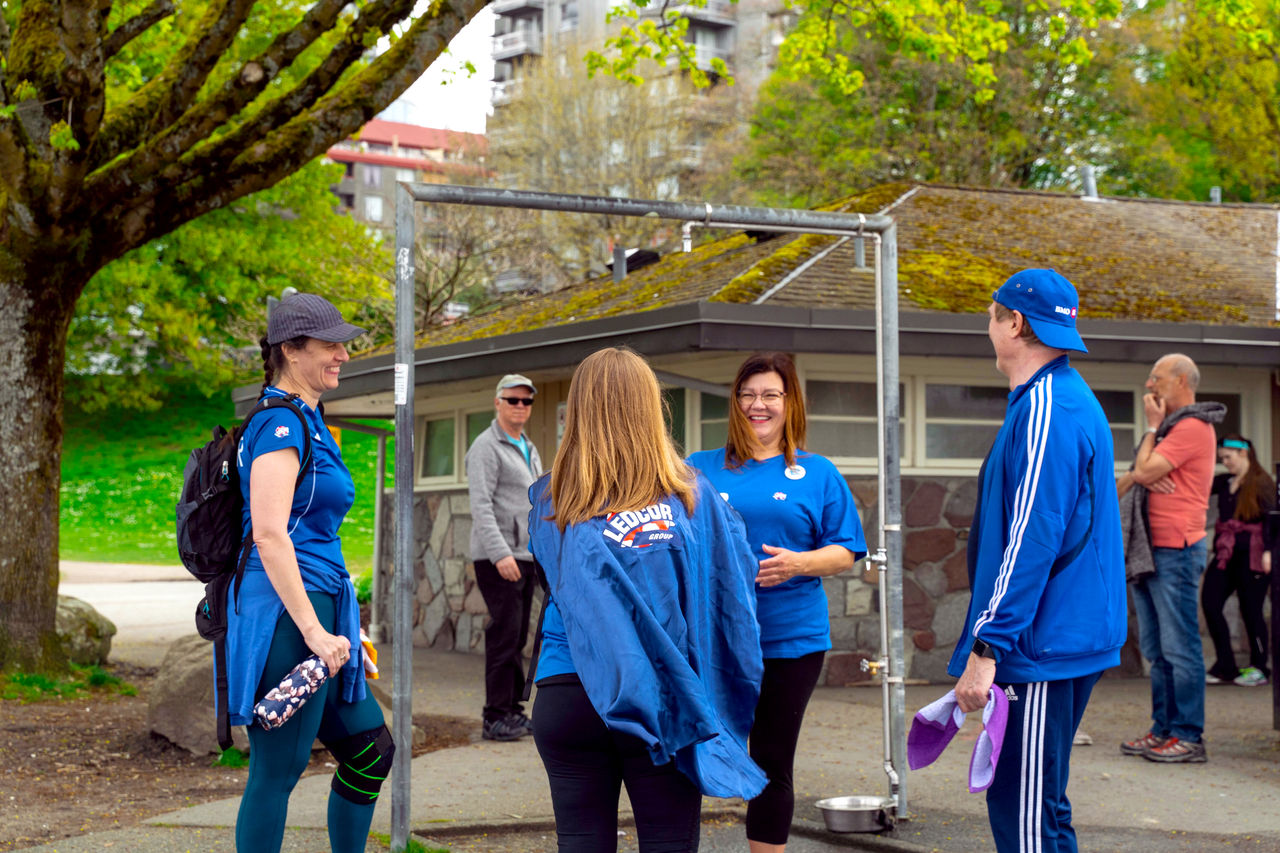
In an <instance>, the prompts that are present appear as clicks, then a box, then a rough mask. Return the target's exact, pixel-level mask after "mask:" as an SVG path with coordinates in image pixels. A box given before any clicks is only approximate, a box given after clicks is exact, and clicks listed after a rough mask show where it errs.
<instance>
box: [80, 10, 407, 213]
mask: <svg viewBox="0 0 1280 853" xmlns="http://www.w3.org/2000/svg"><path fill="white" fill-rule="evenodd" d="M344 7H345V2H344V0H323V2H320V3H317V4H316V5H315V6H313V7H312V8H311V9H310V10H309V11H308V13H307V15H306V16H305V17H304V18H303V19H302V21H300V22H299V23H298V25H297V26H296V27H294V28H293V29H291V30H289V31H287V32H285V33H282V34H281V35H280V36H278V37H277V38H276V39H275V41H273V42H272V44H271V45H270V46H269V47H268V48H267V49H266V50H265V51H263V53H261V54H259V56H257V57H256V58H254V59H253V60H251V61H250V62H247V63H245V66H244V68H243V69H242V70H241V72H240V73H239V74H238V75H236V76H234V77H232V78H230V79H228V80H227V82H226V83H225V84H224V85H223V89H222V92H220V93H219V94H218V95H217V96H216V97H215V98H213V99H211V100H209V101H208V102H206V103H204V104H201V105H199V106H197V107H196V108H195V109H193V110H192V111H191V112H189V113H188V114H187V115H185V116H183V120H182V121H181V122H179V123H177V124H174V125H172V126H170V127H169V128H167V129H166V130H165V131H164V132H163V133H161V134H160V135H159V136H158V137H157V138H156V139H155V140H153V141H150V142H148V143H146V144H145V145H143V146H140V147H139V148H138V149H137V150H136V151H134V152H133V153H132V154H130V155H129V156H128V157H126V158H124V159H123V160H120V161H119V162H116V163H113V164H111V165H110V166H109V167H107V168H106V169H105V170H104V171H103V172H102V173H101V174H100V175H98V176H96V177H95V180H94V182H93V183H94V188H93V194H92V195H93V197H94V198H96V204H97V205H98V206H105V205H109V204H111V203H113V202H114V201H115V200H116V199H117V198H118V197H120V196H122V195H125V194H133V193H136V192H137V189H136V188H137V185H138V183H139V182H140V181H141V182H143V183H146V182H148V181H150V180H151V179H152V178H153V177H155V176H157V175H158V174H159V173H161V172H162V171H163V172H165V173H166V174H167V176H168V177H167V179H166V180H165V182H166V183H168V184H169V185H176V184H179V183H182V182H184V181H186V180H190V179H192V178H193V177H194V173H193V170H192V169H190V168H187V169H186V170H185V171H182V170H181V169H179V170H177V171H175V166H174V164H176V163H178V162H179V161H180V160H181V159H182V157H183V156H184V155H186V154H187V153H188V152H189V151H190V150H191V149H192V148H193V147H195V146H196V145H198V144H199V143H201V142H204V141H206V140H208V139H209V138H210V137H212V136H213V134H214V133H215V131H217V130H218V129H219V128H222V127H225V126H226V125H227V123H228V121H229V120H230V119H231V118H232V117H233V116H235V115H236V114H237V113H239V112H240V111H241V110H242V109H244V108H245V107H246V106H248V105H249V104H251V103H252V102H253V101H254V99H255V98H257V97H258V95H259V94H261V92H262V90H263V89H265V88H266V87H267V86H268V85H269V84H270V83H271V81H272V80H273V79H274V78H276V76H277V75H278V74H279V72H280V70H281V69H283V68H286V67H288V65H290V64H291V63H292V62H293V61H294V60H295V59H296V58H297V57H298V55H299V54H301V53H302V51H304V50H306V49H307V48H308V47H309V46H310V45H311V44H312V43H314V42H315V40H316V39H318V38H319V37H320V36H321V35H323V34H324V33H325V32H326V31H328V30H330V29H332V28H333V25H334V23H335V22H336V21H337V17H338V15H339V13H340V12H341V11H342V9H343V8H344ZM411 8H412V3H411V0H380V2H375V3H373V4H371V5H370V6H368V7H366V9H365V11H364V13H363V14H361V15H360V17H359V18H358V19H357V20H356V21H354V22H353V23H352V25H351V27H350V28H348V30H347V32H346V33H344V34H343V36H342V38H341V39H340V40H339V42H338V44H336V45H335V46H334V47H333V49H332V50H331V51H330V53H329V55H328V56H327V57H326V58H325V60H324V61H323V62H322V63H321V64H320V65H319V66H318V67H317V68H316V69H315V70H314V71H312V72H311V74H309V75H307V77H306V78H305V79H304V80H303V81H301V82H300V83H298V84H297V85H296V86H295V87H294V88H293V89H292V90H291V91H290V92H288V93H286V94H285V95H282V96H281V97H279V98H276V99H275V100H274V101H273V102H271V103H270V104H268V105H267V106H265V107H264V108H263V109H262V110H260V111H259V112H258V113H257V114H256V115H254V116H253V117H252V118H251V119H249V120H248V121H247V122H245V123H244V124H242V125H241V126H240V127H238V128H236V129H234V130H233V131H231V132H230V133H228V134H225V135H223V136H222V137H220V138H219V140H218V142H217V143H216V144H212V145H211V146H207V147H206V150H205V151H203V152H202V153H201V155H200V157H199V163H200V164H201V165H200V166H199V167H198V168H200V169H219V170H220V169H225V168H226V167H227V165H228V164H229V163H230V162H231V161H232V160H234V159H235V158H236V157H237V156H238V155H239V154H240V153H241V152H242V151H243V150H244V149H245V148H246V147H248V146H249V145H253V144H255V143H256V142H258V141H260V140H261V139H262V138H263V137H264V136H265V135H266V134H267V133H269V132H271V131H272V130H275V129H276V128H278V127H280V126H282V125H283V124H285V123H286V122H288V121H289V120H290V119H292V118H294V117H295V116H297V115H298V114H299V113H300V112H302V111H303V110H305V109H308V108H309V107H311V105H312V104H313V103H314V102H315V100H316V99H317V98H319V97H320V96H321V95H323V94H324V93H325V92H326V91H328V90H329V88H330V87H332V86H333V85H334V84H335V83H336V82H337V81H338V80H339V79H340V78H341V76H342V75H343V74H344V73H345V72H346V71H347V69H349V68H350V67H351V65H352V64H354V63H355V62H356V61H357V60H359V58H360V57H361V56H363V55H364V51H365V47H364V45H365V39H366V37H367V35H369V34H370V31H371V30H372V31H373V32H376V33H377V34H378V35H382V34H383V33H384V32H385V31H386V30H389V29H390V28H391V27H392V26H393V25H394V24H395V22H396V21H398V20H400V19H401V18H403V17H404V16H405V15H407V14H408V13H409V11H410V9H411Z"/></svg>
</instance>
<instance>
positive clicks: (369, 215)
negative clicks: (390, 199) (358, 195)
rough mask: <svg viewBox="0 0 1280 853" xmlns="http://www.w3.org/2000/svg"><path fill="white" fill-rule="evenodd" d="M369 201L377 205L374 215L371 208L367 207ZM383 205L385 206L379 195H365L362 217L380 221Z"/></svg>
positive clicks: (371, 220)
mask: <svg viewBox="0 0 1280 853" xmlns="http://www.w3.org/2000/svg"><path fill="white" fill-rule="evenodd" d="M370 202H377V205H375V206H376V207H377V215H376V216H375V215H374V212H373V210H371V209H370V207H369V204H370ZM385 207H386V204H384V203H383V199H382V196H380V195H367V196H365V197H364V218H365V219H367V220H369V221H370V222H381V221H382V217H383V214H384V210H383V208H385Z"/></svg>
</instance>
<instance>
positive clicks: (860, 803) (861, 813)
mask: <svg viewBox="0 0 1280 853" xmlns="http://www.w3.org/2000/svg"><path fill="white" fill-rule="evenodd" d="M814 805H816V806H817V807H818V809H819V811H821V812H822V819H823V820H824V821H826V824H827V829H828V830H830V831H831V832H883V831H884V830H886V829H892V828H893V814H892V809H893V798H892V797H828V798H827V799H825V800H818V802H816V803H815V804H814Z"/></svg>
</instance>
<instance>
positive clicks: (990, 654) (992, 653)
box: [969, 637, 996, 660]
mask: <svg viewBox="0 0 1280 853" xmlns="http://www.w3.org/2000/svg"><path fill="white" fill-rule="evenodd" d="M969 651H971V652H973V653H974V654H975V655H977V656H978V657H980V658H991V659H992V660H995V659H996V650H995V649H993V648H991V644H990V643H987V642H986V641H985V640H979V639H978V638H977V637H974V638H973V645H972V646H971V647H970V649H969Z"/></svg>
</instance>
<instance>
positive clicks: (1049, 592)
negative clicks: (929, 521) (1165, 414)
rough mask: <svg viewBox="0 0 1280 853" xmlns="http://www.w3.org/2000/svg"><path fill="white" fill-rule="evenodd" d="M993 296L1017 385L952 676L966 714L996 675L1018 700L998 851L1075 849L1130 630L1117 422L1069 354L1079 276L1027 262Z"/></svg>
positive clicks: (1007, 367) (995, 338)
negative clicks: (1086, 764)
mask: <svg viewBox="0 0 1280 853" xmlns="http://www.w3.org/2000/svg"><path fill="white" fill-rule="evenodd" d="M992 298H993V299H994V302H993V303H992V304H991V306H990V307H989V308H988V309H987V313H988V315H989V320H988V324H987V333H988V336H989V337H990V338H991V344H992V346H993V347H994V348H995V353H996V367H997V369H998V370H999V371H1000V372H1001V373H1003V374H1004V375H1005V376H1007V377H1009V388H1010V389H1011V391H1010V393H1009V405H1008V409H1007V411H1006V414H1005V420H1004V423H1003V424H1002V425H1001V427H1000V432H999V433H998V434H997V435H996V439H995V443H994V444H993V445H992V447H991V450H990V452H988V454H987V458H986V460H985V461H984V462H983V463H982V469H981V471H980V473H979V474H978V503H977V508H976V511H975V512H974V516H973V524H972V526H971V528H970V531H969V549H968V551H969V553H968V557H969V559H968V562H969V586H970V589H971V590H972V591H973V598H972V600H971V601H970V603H969V612H968V616H967V618H966V621H965V629H964V632H963V633H962V635H961V637H960V642H959V644H958V645H957V646H956V650H955V653H954V654H953V655H952V657H951V663H950V665H949V666H948V668H947V671H948V672H949V673H950V674H951V675H953V676H957V677H958V678H959V681H958V682H957V683H956V698H957V700H958V701H959V705H960V708H961V709H962V710H964V711H966V712H968V711H976V710H980V709H982V708H983V707H984V706H985V705H986V703H987V699H988V695H989V691H990V690H991V689H992V687H993V685H994V689H997V690H1003V691H1004V692H1005V695H1006V696H1007V698H1008V699H1009V721H1008V728H1007V729H1006V731H1005V737H1004V748H1003V750H1002V751H1001V753H1000V759H999V764H998V765H997V767H996V772H995V781H994V782H993V783H992V785H991V787H990V788H988V789H987V813H988V817H989V819H990V822H991V830H992V833H993V835H994V836H995V842H996V848H997V850H999V851H1001V853H1011V851H1040V852H1041V853H1067V851H1071V853H1074V851H1075V850H1076V837H1075V830H1073V829H1072V827H1071V805H1070V803H1069V802H1068V800H1067V796H1066V788H1067V776H1068V770H1069V762H1070V757H1071V742H1072V738H1073V737H1074V735H1075V731H1076V728H1077V727H1078V726H1079V724H1080V718H1081V716H1082V715H1083V714H1084V709H1085V705H1086V704H1087V703H1088V701H1089V694H1090V693H1091V692H1092V690H1093V685H1094V684H1095V683H1096V682H1097V680H1098V677H1099V676H1100V675H1101V674H1102V671H1103V670H1104V669H1106V668H1107V667H1110V666H1115V665H1116V664H1118V663H1119V662H1120V647H1121V645H1123V643H1124V640H1125V634H1126V603H1125V576H1124V552H1123V549H1122V546H1121V541H1120V513H1119V508H1118V503H1117V498H1116V486H1115V463H1114V454H1113V450H1112V440H1111V429H1110V427H1109V425H1108V424H1107V419H1106V416H1105V415H1104V414H1103V412H1102V407H1101V406H1100V405H1099V404H1098V401H1097V398H1095V397H1094V395H1093V392H1092V391H1091V390H1089V386H1088V385H1086V384H1085V382H1084V380H1083V379H1081V378H1080V374H1078V373H1076V371H1075V370H1074V369H1073V368H1072V367H1071V366H1070V365H1069V364H1068V361H1067V353H1068V352H1069V351H1078V352H1087V350H1086V349H1085V346H1084V342H1083V341H1081V339H1080V335H1079V333H1078V332H1077V331H1076V310H1077V308H1078V298H1077V296H1076V290H1075V288H1074V287H1073V286H1072V284H1071V282H1069V281H1068V280H1067V279H1066V278H1064V277H1063V276H1061V275H1059V274H1058V273H1056V272H1054V271H1053V270H1045V269H1030V270H1023V271H1022V272H1019V273H1017V274H1016V275H1014V276H1013V277H1012V278H1010V279H1009V280H1008V281H1006V282H1005V283H1004V285H1002V286H1001V288H1000V289H999V290H998V291H996V292H995V293H994V294H992Z"/></svg>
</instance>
